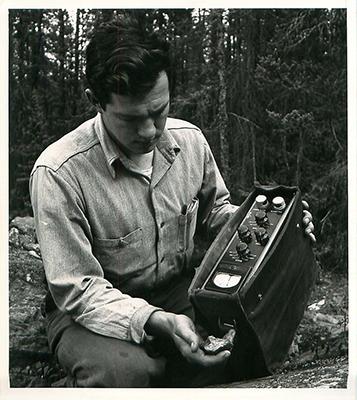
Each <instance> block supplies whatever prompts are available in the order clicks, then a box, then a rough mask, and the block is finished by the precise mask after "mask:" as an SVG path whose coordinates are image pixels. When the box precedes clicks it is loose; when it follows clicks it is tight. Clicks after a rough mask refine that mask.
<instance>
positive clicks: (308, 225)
mask: <svg viewBox="0 0 357 400" xmlns="http://www.w3.org/2000/svg"><path fill="white" fill-rule="evenodd" d="M302 208H303V215H302V223H303V226H304V229H305V235H307V236H308V237H309V238H310V240H311V241H312V243H316V237H315V235H314V230H315V227H314V224H313V222H312V219H313V218H312V214H311V213H310V211H308V210H309V208H310V207H309V204H308V203H307V201H305V200H302Z"/></svg>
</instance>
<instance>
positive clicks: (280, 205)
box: [273, 196, 286, 211]
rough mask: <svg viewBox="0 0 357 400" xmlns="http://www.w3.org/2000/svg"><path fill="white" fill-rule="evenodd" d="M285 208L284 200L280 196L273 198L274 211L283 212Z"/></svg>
mask: <svg viewBox="0 0 357 400" xmlns="http://www.w3.org/2000/svg"><path fill="white" fill-rule="evenodd" d="M285 207H286V204H285V200H284V199H283V198H282V197H280V196H277V197H274V199H273V208H274V210H276V211H283V210H284V208H285Z"/></svg>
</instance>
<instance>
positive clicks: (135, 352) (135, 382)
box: [56, 324, 166, 387]
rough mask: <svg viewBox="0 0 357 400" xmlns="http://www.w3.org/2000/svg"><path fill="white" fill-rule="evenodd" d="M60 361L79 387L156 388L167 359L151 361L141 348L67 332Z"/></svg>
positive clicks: (74, 328)
mask: <svg viewBox="0 0 357 400" xmlns="http://www.w3.org/2000/svg"><path fill="white" fill-rule="evenodd" d="M56 353H57V357H58V360H59V362H60V364H61V365H62V367H63V368H64V369H65V370H66V372H67V373H68V374H69V378H70V379H69V381H71V382H72V384H73V385H74V386H77V387H155V386H158V385H159V381H160V378H162V377H163V375H164V370H165V363H166V361H165V359H164V358H151V357H149V356H148V355H147V353H146V352H145V349H144V348H143V347H142V346H139V345H136V344H133V343H130V342H126V341H122V340H118V339H114V338H109V337H105V336H101V335H97V334H95V333H93V332H90V331H88V330H87V329H85V328H83V327H81V326H78V325H77V324H76V325H75V326H72V327H70V328H68V329H67V330H66V331H65V332H64V333H63V335H62V338H61V340H60V342H59V344H58V346H57V351H56Z"/></svg>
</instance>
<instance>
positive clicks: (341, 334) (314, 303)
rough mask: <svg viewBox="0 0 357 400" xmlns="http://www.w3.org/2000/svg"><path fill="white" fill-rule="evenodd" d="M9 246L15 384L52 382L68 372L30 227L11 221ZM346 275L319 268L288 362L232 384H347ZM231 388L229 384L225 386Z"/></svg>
mask: <svg viewBox="0 0 357 400" xmlns="http://www.w3.org/2000/svg"><path fill="white" fill-rule="evenodd" d="M12 225H13V227H12V231H10V247H9V249H10V250H9V317H10V371H9V374H10V384H11V387H50V386H60V385H61V384H62V383H63V379H62V378H63V377H64V373H63V371H61V369H60V368H59V367H58V365H57V364H56V362H55V360H54V359H53V357H52V356H51V354H50V353H49V350H48V346H47V340H46V332H45V321H44V317H43V315H42V312H41V304H42V302H43V297H44V295H45V292H46V289H45V281H44V272H43V267H42V261H41V259H40V258H39V254H40V253H39V250H38V247H36V245H35V238H34V233H33V231H32V230H31V228H29V229H28V227H27V228H26V226H25V227H23V226H22V227H21V225H19V227H20V228H21V229H18V230H17V231H16V230H15V229H17V228H14V224H12ZM347 295H348V290H347V278H346V277H345V276H344V275H341V274H335V273H333V272H327V271H323V270H320V273H319V278H318V280H317V283H316V286H315V289H314V291H313V293H312V296H311V299H310V302H309V307H308V309H307V310H306V312H305V315H304V318H303V320H302V322H301V324H300V326H299V328H298V330H297V332H296V335H295V339H294V342H293V344H292V346H291V349H290V352H289V355H288V357H287V359H286V362H285V363H284V365H283V366H282V367H281V368H280V369H279V370H277V371H275V373H274V374H273V375H272V376H270V377H266V378H262V379H258V380H254V381H246V382H235V383H232V384H230V385H229V387H250V388H262V387H264V388H267V387H270V388H275V387H282V388H297V387H299V388H303V387H304V388H317V387H318V388H344V387H346V385H347V375H348V359H347V352H348V348H347V345H348V309H347V306H348V296H347ZM225 387H227V385H225Z"/></svg>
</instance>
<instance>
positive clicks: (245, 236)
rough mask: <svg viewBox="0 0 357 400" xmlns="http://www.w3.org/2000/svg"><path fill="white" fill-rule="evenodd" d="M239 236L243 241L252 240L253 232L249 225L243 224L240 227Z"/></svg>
mask: <svg viewBox="0 0 357 400" xmlns="http://www.w3.org/2000/svg"><path fill="white" fill-rule="evenodd" d="M238 236H239V238H240V240H241V241H242V242H245V243H249V242H251V241H252V234H251V233H250V230H249V228H248V227H247V225H241V226H240V227H239V228H238Z"/></svg>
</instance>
